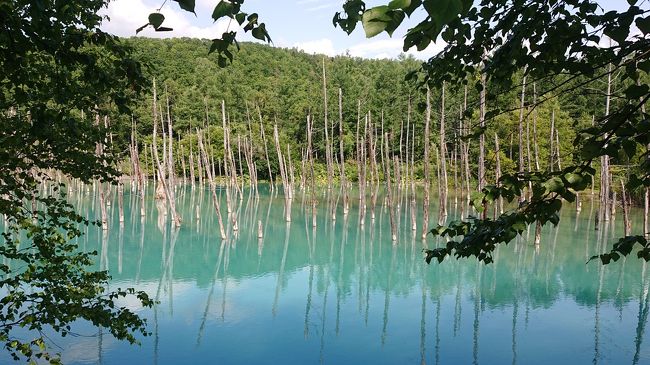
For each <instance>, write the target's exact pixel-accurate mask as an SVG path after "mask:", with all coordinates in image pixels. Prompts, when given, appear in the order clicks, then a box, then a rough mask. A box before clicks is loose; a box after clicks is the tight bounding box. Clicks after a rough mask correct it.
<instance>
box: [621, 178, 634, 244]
mask: <svg viewBox="0 0 650 365" xmlns="http://www.w3.org/2000/svg"><path fill="white" fill-rule="evenodd" d="M621 195H622V196H621V197H622V198H623V224H624V227H625V235H626V236H629V235H631V234H632V223H631V222H630V203H629V201H628V197H627V194H625V184H624V183H623V179H621Z"/></svg>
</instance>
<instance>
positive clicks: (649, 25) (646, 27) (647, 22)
mask: <svg viewBox="0 0 650 365" xmlns="http://www.w3.org/2000/svg"><path fill="white" fill-rule="evenodd" d="M635 23H636V26H637V27H638V28H639V30H640V31H642V32H643V34H648V33H650V16H647V17H645V18H637V20H636V22H635Z"/></svg>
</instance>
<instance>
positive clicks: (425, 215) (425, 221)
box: [422, 87, 431, 239]
mask: <svg viewBox="0 0 650 365" xmlns="http://www.w3.org/2000/svg"><path fill="white" fill-rule="evenodd" d="M430 123H431V90H430V89H429V88H428V87H427V109H426V114H425V117H424V201H423V204H422V239H425V238H426V236H427V231H428V227H429V199H430V192H429V189H430V184H431V180H430V178H431V172H430V167H429V162H430V159H429V133H430V132H429V125H430Z"/></svg>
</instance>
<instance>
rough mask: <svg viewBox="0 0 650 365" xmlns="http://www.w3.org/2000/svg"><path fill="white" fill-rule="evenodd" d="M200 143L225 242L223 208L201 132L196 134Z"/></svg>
mask: <svg viewBox="0 0 650 365" xmlns="http://www.w3.org/2000/svg"><path fill="white" fill-rule="evenodd" d="M196 136H197V139H198V143H199V150H200V153H201V157H202V159H203V166H204V167H205V172H206V175H207V177H208V183H209V184H210V193H211V194H212V204H213V205H214V209H215V211H216V212H217V221H218V223H219V233H220V234H221V239H222V240H225V239H226V238H227V237H226V230H225V228H224V226H223V218H222V217H221V208H220V207H219V198H217V191H216V184H215V182H214V175H213V174H212V169H211V168H210V162H209V161H208V154H207V152H206V150H205V147H204V146H203V138H202V135H201V132H199V131H197V133H196Z"/></svg>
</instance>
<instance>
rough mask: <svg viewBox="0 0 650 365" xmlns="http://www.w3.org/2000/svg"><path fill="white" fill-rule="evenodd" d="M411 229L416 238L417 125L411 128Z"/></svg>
mask: <svg viewBox="0 0 650 365" xmlns="http://www.w3.org/2000/svg"><path fill="white" fill-rule="evenodd" d="M409 179H410V181H411V230H412V231H413V238H415V232H416V231H417V227H418V224H417V219H416V218H415V216H416V214H415V213H416V204H415V203H416V202H415V197H416V192H415V126H413V128H411V176H410V178H409Z"/></svg>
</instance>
